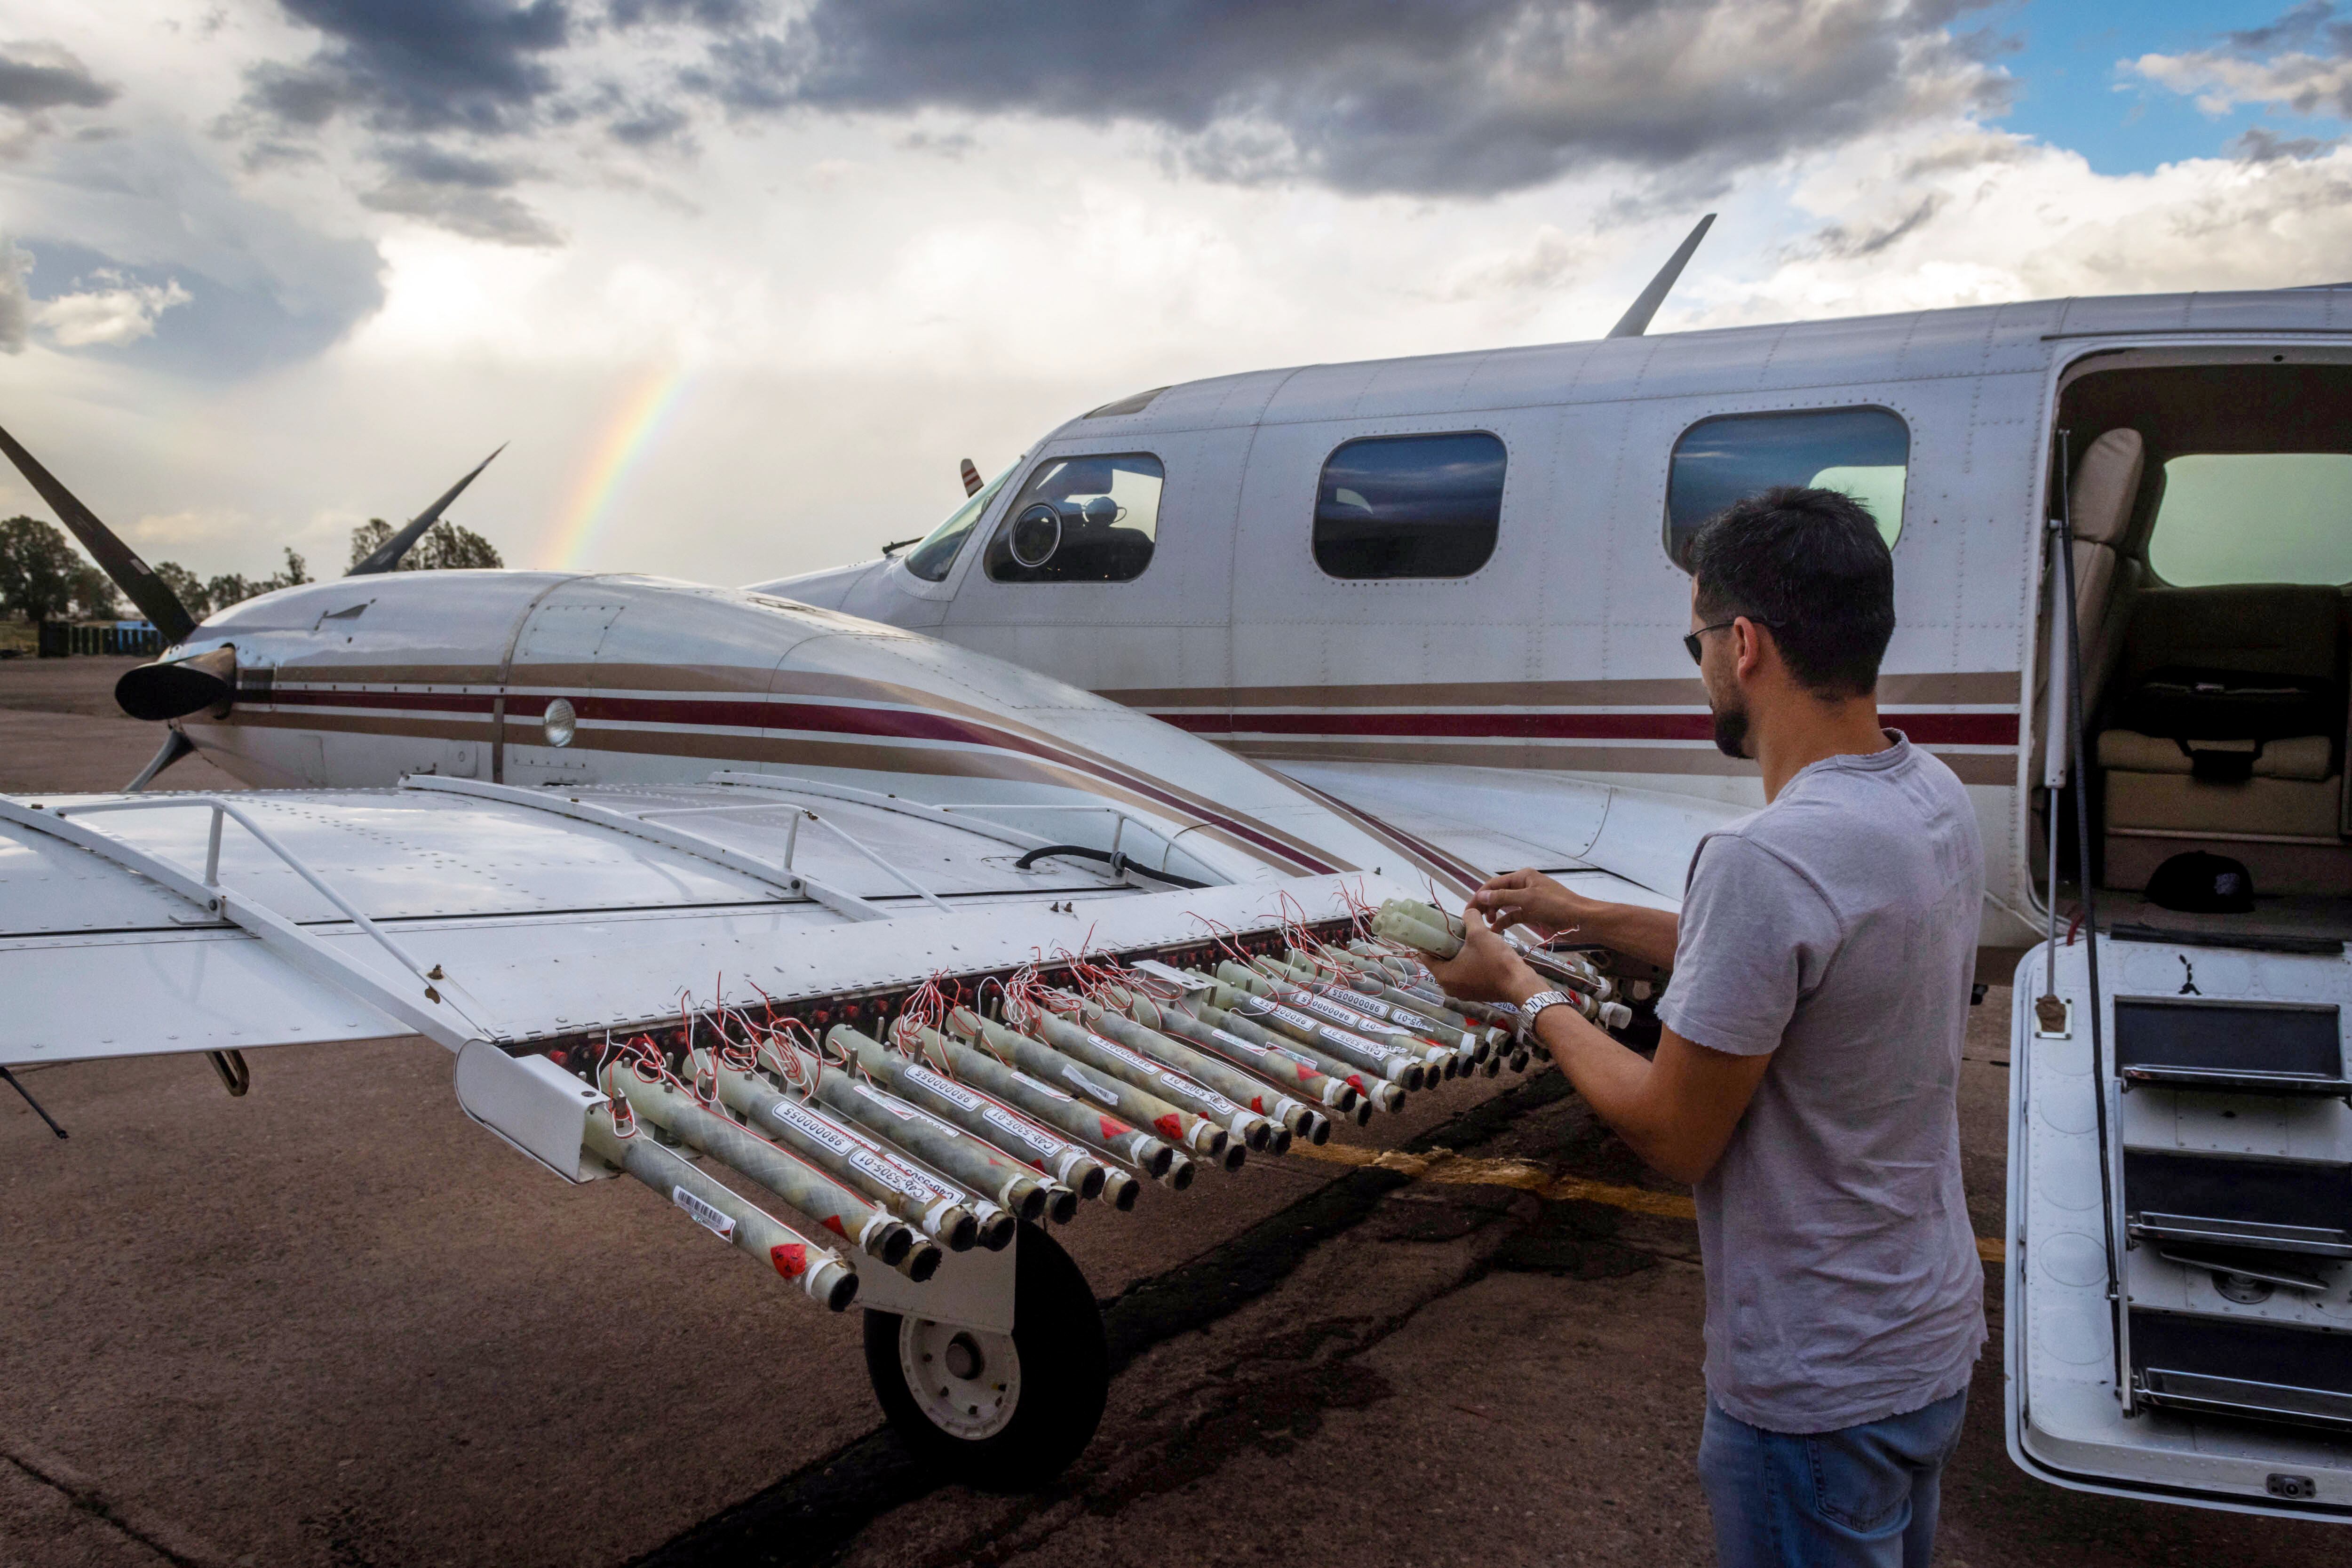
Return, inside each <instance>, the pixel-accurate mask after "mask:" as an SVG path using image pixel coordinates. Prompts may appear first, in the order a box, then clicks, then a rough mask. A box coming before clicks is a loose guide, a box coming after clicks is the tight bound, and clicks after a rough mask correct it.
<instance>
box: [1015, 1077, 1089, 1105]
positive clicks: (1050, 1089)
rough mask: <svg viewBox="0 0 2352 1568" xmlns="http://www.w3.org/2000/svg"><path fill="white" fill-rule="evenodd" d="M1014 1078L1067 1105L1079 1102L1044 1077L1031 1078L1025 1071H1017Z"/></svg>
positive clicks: (1017, 1081)
mask: <svg viewBox="0 0 2352 1568" xmlns="http://www.w3.org/2000/svg"><path fill="white" fill-rule="evenodd" d="M1013 1081H1014V1082H1016V1083H1023V1084H1026V1085H1027V1086H1028V1087H1030V1088H1031V1089H1035V1090H1036V1091H1037V1092H1038V1093H1039V1094H1043V1095H1048V1096H1051V1097H1052V1098H1053V1099H1055V1100H1060V1101H1062V1102H1063V1103H1064V1104H1066V1105H1076V1103H1077V1101H1076V1100H1072V1099H1071V1098H1070V1097H1069V1096H1068V1095H1066V1094H1064V1093H1063V1092H1062V1091H1061V1090H1060V1089H1055V1087H1054V1086H1053V1085H1052V1084H1050V1083H1047V1082H1045V1080H1044V1079H1034V1078H1031V1077H1030V1076H1029V1075H1028V1074H1027V1073H1025V1072H1016V1073H1014V1074H1013Z"/></svg>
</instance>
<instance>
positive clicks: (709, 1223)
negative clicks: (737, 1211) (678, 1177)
mask: <svg viewBox="0 0 2352 1568" xmlns="http://www.w3.org/2000/svg"><path fill="white" fill-rule="evenodd" d="M669 1201H670V1202H672V1203H674V1204H676V1205H677V1206H678V1207H680V1208H682V1209H684V1210H685V1211H686V1212H687V1215H688V1217H690V1218H691V1219H692V1220H693V1221H694V1223H695V1224H697V1225H698V1226H701V1227H702V1228H703V1229H705V1230H707V1231H709V1233H710V1234H711V1235H713V1236H715V1237H718V1238H719V1240H721V1241H732V1240H734V1239H735V1216H734V1215H731V1214H729V1213H728V1212H727V1211H726V1210H724V1209H719V1208H714V1207H712V1206H711V1205H709V1204H707V1203H704V1202H703V1201H702V1200H701V1199H700V1198H698V1197H696V1196H695V1195H694V1194H692V1193H689V1192H688V1191H687V1190H686V1189H685V1188H684V1187H672V1188H671V1189H670V1190H669Z"/></svg>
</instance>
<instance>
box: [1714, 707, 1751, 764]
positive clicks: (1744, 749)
mask: <svg viewBox="0 0 2352 1568" xmlns="http://www.w3.org/2000/svg"><path fill="white" fill-rule="evenodd" d="M1707 715H1708V717H1709V718H1711V719H1713V720H1714V721H1715V749H1716V750H1717V751H1718V752H1722V753H1723V754H1724V755H1725V756H1727V757H1736V758H1738V759H1739V760H1740V761H1742V762H1745V761H1747V760H1748V710H1747V708H1746V707H1745V706H1743V705H1738V704H1727V705H1725V706H1723V707H1720V708H1717V707H1712V706H1711V707H1709V709H1708V710H1707Z"/></svg>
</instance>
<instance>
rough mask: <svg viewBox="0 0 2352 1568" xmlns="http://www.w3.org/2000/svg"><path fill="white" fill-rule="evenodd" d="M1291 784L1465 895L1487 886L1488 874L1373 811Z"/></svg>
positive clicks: (1311, 787)
mask: <svg viewBox="0 0 2352 1568" xmlns="http://www.w3.org/2000/svg"><path fill="white" fill-rule="evenodd" d="M1291 782H1292V783H1293V784H1297V785H1298V787H1299V788H1300V789H1303V790H1305V791H1306V792H1307V794H1309V795H1313V796H1314V797H1315V798H1316V799H1318V800H1319V801H1321V802H1322V803H1323V804H1324V805H1328V806H1329V807H1331V809H1333V810H1334V811H1337V812H1339V813H1340V814H1341V815H1342V816H1350V817H1353V818H1355V820H1356V821H1358V822H1359V823H1361V824H1362V825H1363V826H1364V827H1365V829H1366V830H1367V831H1369V832H1370V833H1371V834H1372V835H1373V836H1374V837H1381V838H1385V839H1387V840H1388V841H1389V842H1390V843H1391V844H1393V845H1395V846H1396V847H1398V848H1400V849H1402V850H1404V851H1405V852H1406V853H1407V854H1409V855H1412V857H1414V858H1416V859H1420V860H1424V861H1426V862H1428V863H1429V864H1430V865H1432V866H1434V867H1435V868H1437V869H1438V870H1439V871H1441V872H1443V873H1444V874H1445V875H1446V876H1449V877H1451V878H1453V879H1454V881H1455V882H1457V883H1459V884H1460V885H1461V887H1462V889H1463V890H1464V891H1465V892H1475V891H1476V890H1477V889H1479V888H1481V887H1483V886H1484V885H1485V884H1486V873H1484V872H1483V871H1480V870H1478V869H1477V868H1475V867H1473V866H1469V865H1466V864H1465V863H1464V862H1463V861H1460V860H1457V859H1455V858H1454V857H1453V856H1451V855H1449V854H1447V853H1445V851H1444V850H1442V849H1440V848H1438V847H1436V846H1435V845H1433V844H1431V843H1428V842H1427V841H1425V840H1423V839H1421V838H1417V837H1413V835H1412V834H1410V833H1407V832H1406V831H1405V830H1404V829H1402V828H1401V827H1399V826H1395V825H1394V824H1393V823H1389V822H1383V821H1382V820H1381V819H1380V818H1379V817H1377V816H1373V815H1372V814H1371V813H1370V812H1369V811H1366V810H1365V809H1363V807H1361V806H1359V805H1350V804H1349V803H1348V802H1347V801H1344V800H1342V799H1340V798H1339V796H1338V795H1332V794H1329V793H1328V792H1327V791H1324V790H1319V789H1317V788H1316V787H1315V786H1314V785H1313V784H1305V783H1301V782H1300V781H1298V780H1297V779H1293V780H1292V781H1291Z"/></svg>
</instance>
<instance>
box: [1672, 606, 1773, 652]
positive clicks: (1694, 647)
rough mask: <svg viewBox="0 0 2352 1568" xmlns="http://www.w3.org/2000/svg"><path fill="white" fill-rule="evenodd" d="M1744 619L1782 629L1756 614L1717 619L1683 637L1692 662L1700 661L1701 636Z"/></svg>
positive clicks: (1757, 624) (1684, 645) (1759, 624)
mask: <svg viewBox="0 0 2352 1568" xmlns="http://www.w3.org/2000/svg"><path fill="white" fill-rule="evenodd" d="M1743 620H1744V621H1748V622H1750V623H1752V624H1753V625H1756V626H1770V627H1771V628H1772V629H1773V630H1774V631H1779V630H1780V627H1779V626H1777V625H1775V624H1774V623H1773V622H1771V621H1759V620H1758V619H1757V618H1756V617H1755V616H1732V617H1731V620H1729V621H1717V622H1716V623H1715V625H1713V626H1701V627H1699V629H1698V630H1696V631H1695V632H1693V633H1691V634H1690V635H1689V636H1688V637H1685V638H1683V647H1684V648H1685V649H1686V650H1687V651H1688V652H1689V654H1690V656H1691V662H1692V663H1693V664H1696V663H1698V662H1699V653H1700V651H1701V650H1700V647H1699V641H1698V639H1699V638H1701V637H1705V636H1706V634H1707V633H1709V632H1719V631H1721V630H1722V629H1723V628H1724V627H1726V626H1729V625H1731V624H1732V621H1743Z"/></svg>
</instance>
